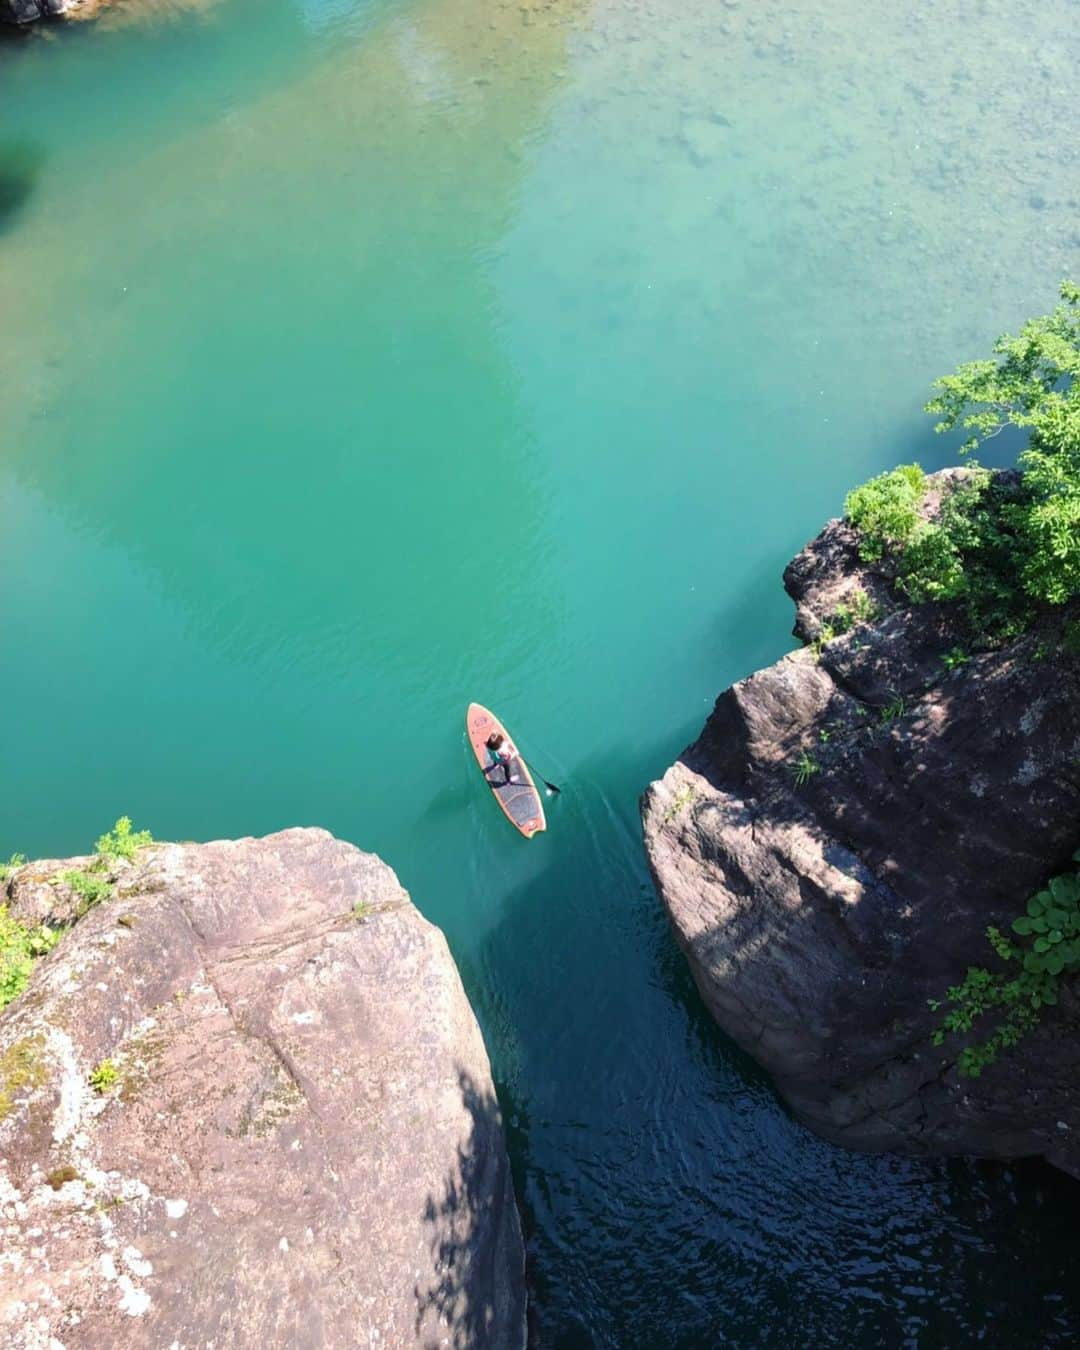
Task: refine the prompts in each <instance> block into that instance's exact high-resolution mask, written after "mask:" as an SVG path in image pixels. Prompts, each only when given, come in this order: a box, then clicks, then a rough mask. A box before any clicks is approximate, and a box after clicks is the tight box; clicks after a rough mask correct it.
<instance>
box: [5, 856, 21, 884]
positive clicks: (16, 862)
mask: <svg viewBox="0 0 1080 1350" xmlns="http://www.w3.org/2000/svg"><path fill="white" fill-rule="evenodd" d="M24 862H26V858H25V856H24V855H23V854H22V853H13V854H12V855H11V857H10V858H9V859H8V860H7V862H0V885H2V884H3V883H4V882H5V881H7V880H8V878H9V877H10V876H11V874H12V873H13V872H17V871H18V870H19V868H20V867H21V866H22V865H23V863H24Z"/></svg>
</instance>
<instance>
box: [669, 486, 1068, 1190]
mask: <svg viewBox="0 0 1080 1350" xmlns="http://www.w3.org/2000/svg"><path fill="white" fill-rule="evenodd" d="M946 481H947V478H942V477H939V478H938V479H937V482H936V486H937V487H940V486H941V485H942V484H943V483H944V482H946ZM784 580H785V585H786V587H787V590H788V592H789V594H790V595H791V596H792V598H793V599H794V600H795V602H796V605H797V607H798V623H797V627H796V632H797V633H798V635H799V636H801V637H803V638H805V639H812V638H814V637H815V636H816V635H817V634H819V633H820V632H821V628H822V624H823V623H824V622H825V621H826V620H827V619H828V617H829V616H830V615H833V614H835V613H836V610H837V606H838V605H840V604H843V603H844V601H845V599H848V600H850V598H851V596H852V593H854V592H856V591H861V592H863V593H864V594H865V595H866V596H867V597H869V598H870V599H871V600H873V601H874V602H876V604H877V607H878V610H879V614H878V617H877V619H876V621H875V622H874V623H873V624H872V625H867V624H861V625H859V626H857V627H855V628H854V629H853V630H852V631H850V632H848V633H847V634H846V635H844V636H841V637H838V638H836V639H835V640H832V641H829V642H827V643H826V644H825V645H823V646H821V647H820V651H819V652H816V651H815V650H814V649H813V648H806V649H803V650H801V651H797V652H794V653H792V654H791V655H789V656H786V657H785V658H784V659H783V660H781V661H779V662H778V663H777V664H776V665H775V666H772V667H770V668H769V669H767V670H762V671H759V672H757V673H756V674H754V675H752V676H750V678H749V679H746V680H742V681H741V682H740V683H738V684H736V685H734V686H733V687H732V688H731V689H729V690H727V691H726V692H725V693H724V694H722V695H721V697H720V699H719V700H718V702H717V704H716V707H715V709H714V710H713V713H712V715H711V716H710V718H709V720H708V722H707V723H706V725H705V727H704V729H703V731H702V734H701V736H700V738H699V739H698V740H697V741H696V742H695V743H694V744H693V745H691V746H690V747H689V748H688V749H687V750H686V751H685V752H684V753H683V754H682V755H681V756H680V758H679V760H678V762H677V763H676V764H674V765H673V766H672V767H671V768H670V769H669V770H668V771H667V773H666V774H665V775H664V777H663V779H662V780H661V781H660V782H657V783H653V784H652V785H651V787H650V788H649V790H648V791H647V793H646V794H645V796H644V798H643V802H642V813H643V824H644V835H645V846H646V850H647V853H648V858H649V863H650V866H651V869H652V873H653V876H654V878H655V881H656V885H657V888H658V891H659V893H660V896H661V898H662V900H663V903H664V905H665V907H666V909H667V912H668V914H669V916H670V918H671V922H672V925H673V928H674V931H675V935H676V937H677V939H678V941H679V943H680V945H681V946H682V948H683V950H684V951H685V953H686V955H687V957H688V959H689V962H690V965H691V968H692V970H693V973H694V977H695V979H696V981H697V983H698V986H699V988H700V989H701V992H702V995H703V996H704V999H705V1002H706V1003H707V1005H708V1006H709V1008H710V1010H711V1011H712V1013H713V1015H714V1017H715V1018H716V1020H717V1021H718V1022H719V1023H720V1025H721V1026H722V1027H723V1028H724V1030H725V1031H727V1032H728V1033H729V1034H730V1035H731V1036H732V1037H733V1038H734V1039H735V1040H737V1041H738V1042H739V1043H740V1044H741V1045H742V1046H743V1047H745V1048H746V1049H747V1050H748V1051H749V1052H750V1053H751V1054H752V1055H753V1056H754V1057H755V1058H756V1059H757V1060H758V1061H759V1062H760V1063H761V1064H762V1065H763V1066H764V1067H765V1068H766V1069H767V1070H768V1071H769V1072H770V1073H771V1074H772V1075H773V1077H774V1078H775V1080H776V1083H777V1086H778V1087H779V1089H780V1091H781V1093H782V1094H783V1095H784V1097H785V1098H786V1099H787V1100H788V1102H789V1103H790V1104H791V1106H792V1107H793V1109H794V1110H795V1112H796V1113H797V1114H798V1116H799V1117H800V1118H801V1119H802V1120H803V1121H805V1123H806V1124H808V1125H809V1126H811V1127H812V1128H813V1129H815V1130H817V1131H818V1132H819V1133H821V1134H822V1135H824V1136H826V1137H827V1138H829V1139H832V1140H835V1141H836V1142H839V1143H842V1144H846V1145H848V1146H849V1147H853V1148H860V1149H895V1150H901V1151H904V1152H911V1153H964V1154H974V1155H982V1156H1004V1157H1012V1156H1022V1155H1032V1154H1034V1155H1042V1156H1044V1157H1046V1158H1048V1159H1049V1160H1050V1161H1051V1162H1053V1163H1055V1164H1057V1165H1058V1166H1060V1167H1063V1168H1065V1169H1066V1170H1067V1171H1070V1172H1072V1173H1074V1174H1076V1175H1080V1109H1078V1108H1080V1035H1078V1033H1080V997H1078V995H1077V992H1076V991H1075V990H1073V989H1065V990H1064V991H1063V996H1062V999H1061V1003H1060V1005H1059V1006H1058V1007H1057V1008H1053V1009H1050V1010H1047V1011H1046V1014H1045V1016H1044V1018H1043V1021H1042V1024H1041V1025H1040V1027H1039V1029H1038V1030H1037V1031H1036V1032H1035V1033H1033V1034H1032V1035H1031V1036H1030V1037H1029V1038H1028V1039H1026V1040H1025V1041H1024V1042H1023V1043H1022V1044H1021V1045H1020V1046H1019V1047H1018V1048H1016V1049H1014V1050H1013V1051H1011V1052H1007V1053H1006V1054H1005V1055H1004V1056H1003V1057H1002V1058H1001V1060H1000V1061H999V1062H998V1063H997V1064H996V1065H994V1066H992V1067H991V1068H989V1069H987V1070H985V1071H984V1073H983V1075H982V1076H981V1077H980V1078H978V1079H970V1078H963V1077H961V1076H960V1075H959V1073H958V1071H957V1069H956V1067H955V1058H956V1053H957V1046H956V1045H954V1044H950V1043H949V1042H946V1044H945V1045H943V1046H941V1047H935V1046H934V1045H933V1044H932V1042H931V1036H932V1033H933V1031H934V1029H935V1028H936V1026H937V1025H938V1022H939V1020H940V1017H941V1014H940V1013H934V1012H933V1011H932V1010H931V1009H930V1008H929V1006H928V1000H929V999H932V998H940V997H941V995H942V994H943V992H944V990H945V989H946V988H947V987H948V986H949V985H952V984H955V983H957V982H958V981H960V980H962V979H963V976H964V972H965V970H966V969H967V968H968V967H969V966H987V965H994V964H996V962H995V958H994V956H993V953H992V952H991V950H990V947H989V944H988V942H987V939H986V936H985V934H986V929H987V926H988V925H990V924H997V925H999V926H1001V927H1007V926H1008V924H1009V922H1010V921H1011V920H1012V919H1013V918H1014V917H1015V916H1016V915H1017V914H1019V913H1021V912H1022V911H1023V909H1024V905H1025V902H1026V900H1027V898H1028V897H1029V896H1030V895H1031V894H1032V893H1033V892H1034V891H1035V890H1037V889H1038V888H1039V887H1040V886H1041V885H1043V884H1044V883H1045V881H1046V879H1047V877H1048V876H1049V875H1051V874H1052V873H1054V872H1055V871H1061V870H1063V869H1064V868H1065V867H1066V865H1067V864H1068V862H1069V858H1070V856H1071V854H1072V851H1073V849H1075V847H1076V846H1077V843H1078V842H1080V658H1078V657H1077V656H1075V655H1070V654H1069V652H1068V651H1067V650H1065V648H1064V647H1063V646H1062V645H1061V644H1060V643H1058V642H1048V641H1045V640H1044V637H1040V635H1038V634H1031V635H1029V636H1027V637H1025V638H1023V639H1022V640H1020V641H1017V642H1015V643H1013V644H1012V645H1010V646H1009V647H1007V648H1006V649H1004V650H998V651H983V652H975V653H972V654H971V655H970V659H968V660H967V661H965V662H964V663H963V664H960V665H959V666H958V667H957V668H955V669H954V670H952V671H951V672H950V671H949V670H947V669H946V665H945V663H943V661H942V657H943V655H945V654H946V653H947V652H949V651H950V649H952V648H953V647H955V645H956V642H957V630H956V620H955V616H954V615H951V614H950V613H949V612H948V610H947V609H946V608H945V607H942V606H926V607H920V608H907V607H904V606H902V605H900V604H898V602H897V600H896V597H895V595H894V592H893V588H892V586H891V584H890V580H889V578H888V576H887V575H886V574H885V573H884V572H883V571H881V570H880V569H875V568H871V567H869V566H868V565H867V564H865V563H863V562H862V561H861V560H860V559H859V557H858V552H857V548H856V540H855V537H854V533H853V531H852V530H851V529H850V528H849V527H848V526H846V525H845V524H843V523H842V522H840V521H833V522H831V523H830V524H829V525H828V526H827V527H826V529H825V530H824V531H823V532H822V534H821V535H820V536H818V538H817V539H815V540H814V541H813V542H812V543H811V544H810V545H809V546H808V547H807V548H806V549H805V550H804V551H803V552H802V553H801V554H800V555H799V556H798V557H797V558H796V559H795V560H794V562H793V563H792V564H791V565H790V566H789V568H788V570H787V572H786V573H785V578H784ZM1059 631H1060V630H1059ZM1044 636H1045V635H1044ZM950 664H952V663H950Z"/></svg>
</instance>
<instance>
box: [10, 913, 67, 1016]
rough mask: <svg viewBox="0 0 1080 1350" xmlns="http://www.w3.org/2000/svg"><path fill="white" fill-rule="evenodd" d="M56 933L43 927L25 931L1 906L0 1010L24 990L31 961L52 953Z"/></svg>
mask: <svg viewBox="0 0 1080 1350" xmlns="http://www.w3.org/2000/svg"><path fill="white" fill-rule="evenodd" d="M59 940H60V934H59V932H56V931H55V930H53V929H51V928H47V927H46V926H45V925H44V924H40V925H38V926H36V927H32V928H31V927H28V926H27V925H26V924H23V923H20V922H19V921H18V919H15V918H13V917H12V916H11V915H10V914H9V913H8V908H7V906H6V905H0V1008H4V1007H6V1006H7V1005H8V1004H9V1003H10V1002H11V1001H12V999H15V998H18V996H19V995H20V994H21V993H22V991H23V990H24V989H25V988H26V984H27V981H28V980H29V978H30V971H31V968H32V967H33V964H34V961H35V960H36V959H37V958H38V957H39V956H44V955H45V953H46V952H48V951H51V950H52V949H53V947H55V946H56V944H57V942H58V941H59Z"/></svg>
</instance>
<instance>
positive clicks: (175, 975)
mask: <svg viewBox="0 0 1080 1350" xmlns="http://www.w3.org/2000/svg"><path fill="white" fill-rule="evenodd" d="M75 861H76V864H77V862H78V860H75ZM70 865H71V864H70V863H68V864H62V863H37V864H29V865H27V866H25V867H23V868H22V869H21V870H19V871H18V872H16V873H15V875H14V878H13V879H12V880H11V881H9V882H8V883H7V887H6V892H7V893H6V896H5V899H6V901H7V903H8V906H9V908H10V910H11V911H12V912H13V913H14V914H16V915H17V916H20V917H22V918H23V919H24V920H26V921H33V922H35V923H36V922H40V921H41V920H42V919H46V918H51V919H52V920H53V922H54V923H55V922H60V923H69V924H71V927H70V928H69V929H68V930H67V931H66V932H65V935H64V937H63V938H62V940H61V942H60V943H59V945H58V946H57V947H56V948H55V949H54V950H53V951H52V952H51V953H49V955H48V956H46V957H44V958H43V959H41V960H40V961H39V962H38V963H37V965H36V966H35V968H34V971H33V973H32V976H31V980H30V983H29V985H28V987H27V989H26V990H25V992H24V993H22V994H21V995H20V996H19V997H18V998H17V999H16V1000H15V1001H14V1002H13V1003H11V1004H9V1006H8V1007H7V1008H6V1009H5V1010H4V1012H3V1013H0V1070H2V1077H0V1228H2V1231H3V1243H2V1249H0V1250H2V1257H0V1341H2V1342H3V1343H4V1344H13V1343H14V1344H20V1345H21V1344H25V1345H33V1346H36V1345H42V1346H47V1345H55V1344H56V1343H58V1342H59V1343H60V1344H63V1345H65V1346H84V1345H85V1346H106V1345H108V1346H168V1345H187V1346H196V1345H198V1346H205V1345H219V1346H229V1345H232V1346H238V1345H244V1346H254V1345H266V1346H284V1345H311V1346H354V1345H361V1344H362V1345H369V1344H372V1345H374V1344H378V1345H384V1346H400V1345H458V1346H483V1345H491V1346H500V1347H501V1346H509V1347H513V1346H520V1345H523V1344H524V1304H525V1297H524V1256H523V1248H522V1240H521V1233H520V1226H519V1222H518V1215H517V1211H516V1208H515V1203H514V1197H513V1191H512V1187H511V1182H510V1172H509V1166H508V1162H507V1156H506V1150H505V1146H504V1142H503V1136H502V1128H501V1121H500V1116H499V1109H498V1106H497V1103H496V1100H495V1095H494V1090H493V1086H492V1081H491V1075H490V1070H489V1065H488V1059H487V1054H486V1052H485V1049H484V1044H483V1040H482V1038H481V1035H480V1030H479V1027H478V1026H477V1023H476V1020H475V1018H474V1016H473V1013H472V1010H471V1008H470V1006H469V1003H468V1000H467V998H466V996H465V993H464V990H463V988H462V985H461V981H460V978H459V976H458V973H457V970H456V968H455V966H454V962H453V959H452V958H451V956H450V952H449V949H448V948H447V945H446V942H445V939H444V938H443V936H442V934H441V933H440V932H439V930H438V929H437V928H435V927H433V926H432V925H431V924H430V923H428V922H427V921H426V920H425V919H424V918H423V917H422V916H421V914H420V913H419V912H418V911H417V909H416V908H415V907H414V906H413V904H412V902H411V901H410V899H409V896H408V895H407V894H406V892H405V891H404V890H403V889H402V888H401V886H400V885H399V883H398V881H397V878H396V877H395V876H394V874H393V872H392V871H391V870H390V869H389V868H388V867H387V866H386V865H385V864H384V863H382V862H381V861H380V860H379V859H378V858H376V857H375V856H373V855H372V854H365V853H362V852H360V851H359V850H357V849H356V848H354V847H352V846H351V845H349V844H346V843H343V842H341V841H339V840H337V839H334V838H333V837H332V836H330V835H329V834H327V833H326V832H325V831H322V830H310V829H305V830H287V831H284V832H283V833H281V834H277V835H272V836H269V837H268V838H265V839H242V840H237V841H226V842H219V843H211V844H202V845H195V844H189V845H174V844H169V845H155V846H153V847H152V848H150V849H147V850H144V851H143V852H142V853H141V854H140V857H139V859H138V861H136V862H135V863H134V864H131V865H128V866H126V867H125V866H124V865H123V864H117V867H118V868H120V869H121V870H119V871H117V870H116V868H114V890H115V894H114V896H113V898H111V899H108V900H106V901H105V902H103V903H101V904H98V905H96V906H94V907H92V908H91V909H89V911H88V912H86V913H85V914H84V915H83V916H82V917H80V918H77V919H76V918H75V917H74V915H75V906H74V904H73V897H72V894H71V892H70V890H69V888H68V887H66V886H65V885H64V884H63V883H59V884H57V883H56V882H55V881H54V880H53V879H54V878H55V877H56V876H57V875H58V873H60V872H61V871H62V870H63V869H64V868H65V867H68V866H70ZM103 1065H107V1066H109V1068H108V1073H107V1074H106V1075H104V1076H105V1077H107V1078H108V1079H110V1080H111V1081H109V1082H108V1084H107V1085H105V1086H104V1087H103V1088H102V1077H103V1075H102V1072H101V1070H102V1066H103ZM95 1084H96V1085H97V1086H95Z"/></svg>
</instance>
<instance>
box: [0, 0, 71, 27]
mask: <svg viewBox="0 0 1080 1350" xmlns="http://www.w3.org/2000/svg"><path fill="white" fill-rule="evenodd" d="M76 8H78V0H0V23H36V22H37V20H38V19H54V18H62V17H63V16H64V15H66V14H67V13H68V12H69V11H70V10H72V9H76Z"/></svg>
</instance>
